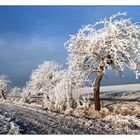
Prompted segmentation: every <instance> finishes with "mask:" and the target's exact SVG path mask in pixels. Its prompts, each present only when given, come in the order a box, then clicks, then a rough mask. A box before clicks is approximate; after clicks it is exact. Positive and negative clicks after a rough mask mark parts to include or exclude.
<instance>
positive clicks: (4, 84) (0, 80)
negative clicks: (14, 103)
mask: <svg viewBox="0 0 140 140" xmlns="http://www.w3.org/2000/svg"><path fill="white" fill-rule="evenodd" d="M9 83H10V81H9V80H8V79H7V76H5V75H1V76H0V94H1V95H2V96H3V98H4V99H5V100H6V97H5V95H4V93H5V92H7V90H8V85H9Z"/></svg>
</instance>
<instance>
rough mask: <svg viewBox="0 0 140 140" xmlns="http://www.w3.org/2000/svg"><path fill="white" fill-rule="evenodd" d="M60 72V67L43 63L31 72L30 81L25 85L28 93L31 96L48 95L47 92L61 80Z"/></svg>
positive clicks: (47, 62)
mask: <svg viewBox="0 0 140 140" xmlns="http://www.w3.org/2000/svg"><path fill="white" fill-rule="evenodd" d="M60 71H61V66H60V65H58V64H57V63H55V62H53V61H45V62H44V63H43V64H42V65H39V66H38V68H37V69H36V70H34V71H33V72H32V74H31V76H30V80H29V82H28V83H27V88H28V91H29V92H30V93H31V94H37V93H39V92H41V93H44V94H48V92H49V90H51V89H52V88H54V87H55V86H56V84H57V82H58V81H59V79H60V78H61V74H60Z"/></svg>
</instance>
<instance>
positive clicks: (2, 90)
mask: <svg viewBox="0 0 140 140" xmlns="http://www.w3.org/2000/svg"><path fill="white" fill-rule="evenodd" d="M1 94H2V96H3V98H4V99H5V100H6V97H5V95H4V91H3V90H2V92H1Z"/></svg>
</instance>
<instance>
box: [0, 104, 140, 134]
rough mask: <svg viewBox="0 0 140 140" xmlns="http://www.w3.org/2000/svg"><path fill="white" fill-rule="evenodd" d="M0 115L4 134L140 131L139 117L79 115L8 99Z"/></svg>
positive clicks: (2, 105)
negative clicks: (93, 117) (97, 117)
mask: <svg viewBox="0 0 140 140" xmlns="http://www.w3.org/2000/svg"><path fill="white" fill-rule="evenodd" d="M0 114H1V115H0V133H1V134H140V120H139V119H137V118H136V117H131V116H126V117H125V116H122V115H118V116H115V117H114V116H108V117H106V118H104V119H103V120H102V119H86V118H77V117H74V116H71V115H64V114H61V113H58V112H51V111H47V110H40V109H36V108H31V107H27V106H21V105H14V104H10V103H6V102H5V103H0ZM118 122H119V123H118Z"/></svg>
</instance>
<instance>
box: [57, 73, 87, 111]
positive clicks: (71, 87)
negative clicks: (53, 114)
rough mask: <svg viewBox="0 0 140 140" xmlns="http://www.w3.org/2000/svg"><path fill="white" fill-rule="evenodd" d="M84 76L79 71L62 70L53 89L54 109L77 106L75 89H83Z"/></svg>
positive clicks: (77, 96)
mask: <svg viewBox="0 0 140 140" xmlns="http://www.w3.org/2000/svg"><path fill="white" fill-rule="evenodd" d="M86 82H87V79H86V76H85V74H84V73H83V72H81V71H71V70H64V71H63V75H62V77H61V80H60V82H59V83H58V84H57V85H56V87H55V88H54V93H55V107H56V108H59V109H60V108H61V110H62V109H63V108H74V107H76V106H78V105H79V93H77V92H76V89H79V88H80V87H84V86H85V83H86Z"/></svg>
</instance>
